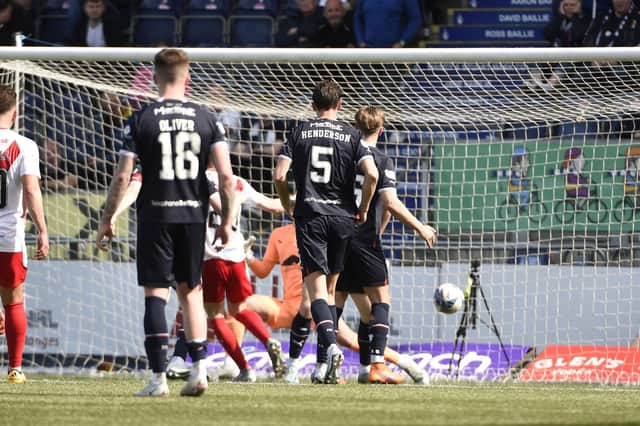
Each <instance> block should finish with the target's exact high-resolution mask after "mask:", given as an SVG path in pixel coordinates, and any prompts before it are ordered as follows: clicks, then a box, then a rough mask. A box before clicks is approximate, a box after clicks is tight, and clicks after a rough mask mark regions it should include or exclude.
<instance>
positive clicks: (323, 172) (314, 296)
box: [274, 80, 378, 383]
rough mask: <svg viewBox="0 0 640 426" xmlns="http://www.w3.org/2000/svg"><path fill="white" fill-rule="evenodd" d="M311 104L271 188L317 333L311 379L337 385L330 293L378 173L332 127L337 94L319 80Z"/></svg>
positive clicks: (338, 356) (346, 130)
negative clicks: (292, 235)
mask: <svg viewBox="0 0 640 426" xmlns="http://www.w3.org/2000/svg"><path fill="white" fill-rule="evenodd" d="M312 97H313V104H312V106H313V110H314V111H315V112H316V114H317V118H315V119H312V120H308V121H304V122H302V123H300V124H299V125H298V126H296V127H295V128H294V129H292V130H291V132H290V133H289V134H288V137H287V140H286V143H285V144H284V145H283V147H282V151H281V154H280V156H279V157H278V161H277V164H276V168H275V171H274V183H275V186H276V190H277V192H278V195H279V196H280V201H281V202H282V206H283V207H284V209H285V211H287V212H288V213H289V214H290V215H291V216H292V217H294V218H295V225H296V240H297V243H298V249H299V251H300V259H301V264H302V273H303V276H304V284H305V287H306V288H307V290H308V291H309V296H310V299H311V314H312V317H313V320H314V321H315V323H316V331H317V333H318V359H317V363H318V368H319V370H320V373H319V374H314V377H321V378H322V377H324V380H322V382H324V383H337V382H338V381H339V379H340V366H341V365H342V361H343V358H344V357H343V354H342V352H341V350H340V349H339V348H338V346H337V345H336V333H335V330H336V327H337V313H336V309H335V302H334V291H335V285H336V282H337V280H338V276H339V274H340V272H341V271H342V269H343V267H344V260H345V256H346V253H347V248H348V246H349V241H350V240H351V237H352V235H353V233H354V232H355V225H356V220H358V221H361V222H364V221H365V220H366V218H367V210H368V209H369V203H370V202H371V198H372V197H373V192H374V189H375V186H376V182H377V180H378V171H377V169H376V167H375V164H374V162H373V157H372V156H371V153H370V152H369V149H368V148H367V147H366V146H364V145H363V144H362V143H361V139H362V134H361V132H359V131H358V130H356V129H354V128H353V127H352V126H350V125H349V124H346V123H343V122H340V121H338V120H337V119H336V118H337V115H338V111H340V109H341V108H342V100H341V98H342V90H341V88H340V86H339V85H338V84H337V83H336V82H335V81H333V80H324V81H322V82H320V83H318V84H317V85H316V87H315V88H314V90H313V96H312ZM290 167H293V175H294V179H295V183H296V189H297V194H296V201H295V208H294V209H292V208H291V200H290V193H289V188H288V184H287V171H288V170H289V168H290ZM357 170H360V171H361V172H362V174H363V176H364V182H363V185H362V202H361V203H360V205H359V206H357V205H356V201H355V195H354V182H355V175H356V171H357ZM325 350H326V352H324V351H325ZM325 354H326V355H325ZM323 358H326V359H323ZM322 370H326V372H324V371H322Z"/></svg>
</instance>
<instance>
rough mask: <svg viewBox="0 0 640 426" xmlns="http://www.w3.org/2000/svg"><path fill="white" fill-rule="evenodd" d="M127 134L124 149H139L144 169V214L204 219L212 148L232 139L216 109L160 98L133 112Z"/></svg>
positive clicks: (154, 218)
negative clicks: (226, 136) (228, 138)
mask: <svg viewBox="0 0 640 426" xmlns="http://www.w3.org/2000/svg"><path fill="white" fill-rule="evenodd" d="M123 136H124V145H123V150H124V151H130V152H134V153H136V154H137V156H138V159H139V161H140V167H141V168H142V170H144V184H143V185H142V189H141V191H140V195H139V197H138V219H139V220H141V221H149V222H160V223H204V222H205V218H206V215H207V210H208V207H209V204H208V198H209V193H210V191H209V186H208V183H207V178H206V176H205V173H204V172H205V170H206V168H207V160H208V157H209V151H210V149H211V146H212V144H215V143H218V142H226V139H225V134H224V126H223V125H222V123H220V122H219V121H218V119H217V117H216V115H215V114H214V113H213V112H211V111H209V110H208V109H206V108H204V107H202V106H200V105H197V104H195V103H192V102H188V101H179V100H160V101H158V102H154V103H152V104H150V105H147V106H146V107H144V108H142V109H141V110H139V111H137V112H135V113H134V114H133V115H132V116H131V117H129V119H128V121H127V123H126V125H125V128H124V132H123Z"/></svg>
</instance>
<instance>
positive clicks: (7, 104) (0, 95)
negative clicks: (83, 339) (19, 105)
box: [0, 85, 17, 114]
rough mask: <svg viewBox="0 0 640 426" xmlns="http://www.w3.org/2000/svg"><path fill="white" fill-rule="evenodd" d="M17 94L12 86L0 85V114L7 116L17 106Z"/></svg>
mask: <svg viewBox="0 0 640 426" xmlns="http://www.w3.org/2000/svg"><path fill="white" fill-rule="evenodd" d="M16 98H17V97H16V92H15V90H13V87H11V86H5V85H0V114H5V113H7V112H9V111H10V110H11V108H13V107H15V106H16Z"/></svg>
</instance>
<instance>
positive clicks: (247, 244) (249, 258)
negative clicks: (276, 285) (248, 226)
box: [244, 235, 256, 262]
mask: <svg viewBox="0 0 640 426" xmlns="http://www.w3.org/2000/svg"><path fill="white" fill-rule="evenodd" d="M255 242H256V237H255V236H254V235H249V238H247V239H246V240H244V253H245V256H246V259H247V262H253V259H255V258H256V257H255V256H254V255H253V250H251V247H253V243H255Z"/></svg>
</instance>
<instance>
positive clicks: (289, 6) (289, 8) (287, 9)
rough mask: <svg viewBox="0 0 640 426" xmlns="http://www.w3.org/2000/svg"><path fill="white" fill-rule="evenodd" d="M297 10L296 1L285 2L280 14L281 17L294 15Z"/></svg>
mask: <svg viewBox="0 0 640 426" xmlns="http://www.w3.org/2000/svg"><path fill="white" fill-rule="evenodd" d="M298 10H299V9H298V0H287V2H286V4H285V5H284V9H283V11H282V12H283V15H295V14H297V13H298Z"/></svg>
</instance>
